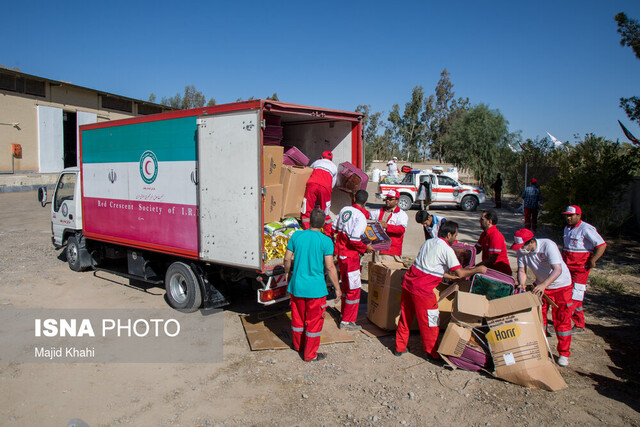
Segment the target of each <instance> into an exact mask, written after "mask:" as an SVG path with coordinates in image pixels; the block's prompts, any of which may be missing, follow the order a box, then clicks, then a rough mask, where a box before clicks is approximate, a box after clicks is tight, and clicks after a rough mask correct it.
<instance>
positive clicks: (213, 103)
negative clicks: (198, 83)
mask: <svg viewBox="0 0 640 427" xmlns="http://www.w3.org/2000/svg"><path fill="white" fill-rule="evenodd" d="M213 105H216V99H215V98H209V102H207V107H211V106H213Z"/></svg>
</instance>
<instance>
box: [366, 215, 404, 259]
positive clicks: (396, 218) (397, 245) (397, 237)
mask: <svg viewBox="0 0 640 427" xmlns="http://www.w3.org/2000/svg"><path fill="white" fill-rule="evenodd" d="M372 214H373V216H374V218H375V219H377V220H378V221H382V220H384V218H385V214H386V216H387V229H386V230H385V231H386V233H387V236H389V237H390V238H391V247H390V248H389V249H388V250H386V251H380V253H381V254H383V255H397V256H402V242H403V240H404V233H405V231H407V224H408V222H409V217H408V216H407V214H406V213H405V212H404V211H403V210H402V209H400V207H399V206H396V208H395V209H394V210H393V212H391V215H389V214H388V213H387V212H386V211H385V210H384V209H380V210H378V211H373V212H372Z"/></svg>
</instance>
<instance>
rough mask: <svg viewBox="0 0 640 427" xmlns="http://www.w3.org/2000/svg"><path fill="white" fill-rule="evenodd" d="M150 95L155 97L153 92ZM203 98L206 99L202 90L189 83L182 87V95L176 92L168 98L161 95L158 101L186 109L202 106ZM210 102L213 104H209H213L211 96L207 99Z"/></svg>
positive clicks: (172, 106)
mask: <svg viewBox="0 0 640 427" xmlns="http://www.w3.org/2000/svg"><path fill="white" fill-rule="evenodd" d="M152 95H153V96H154V97H155V95H154V94H152ZM149 98H151V97H149ZM154 99H155V98H154ZM205 100H206V99H205V97H204V94H203V93H202V92H200V91H199V90H197V89H196V87H195V86H194V85H189V86H185V87H184V96H181V95H180V94H179V93H176V94H175V96H172V97H170V98H166V97H163V98H162V100H161V101H160V103H161V104H162V105H167V106H169V107H171V108H176V109H180V110H186V109H188V108H198V107H204V103H205ZM211 102H213V104H210V105H215V99H213V98H211V99H210V100H209V103H211Z"/></svg>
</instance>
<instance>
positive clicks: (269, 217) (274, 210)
mask: <svg viewBox="0 0 640 427" xmlns="http://www.w3.org/2000/svg"><path fill="white" fill-rule="evenodd" d="M265 190H266V192H265V195H264V199H263V202H262V208H263V212H264V218H263V219H264V223H265V224H266V223H268V222H272V221H280V218H281V214H282V184H276V185H267V186H266V187H265Z"/></svg>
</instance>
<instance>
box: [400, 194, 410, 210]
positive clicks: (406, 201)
mask: <svg viewBox="0 0 640 427" xmlns="http://www.w3.org/2000/svg"><path fill="white" fill-rule="evenodd" d="M398 206H400V209H402V210H403V211H408V210H409V209H411V206H413V200H411V197H409V196H407V195H406V194H403V195H401V196H400V199H399V200H398Z"/></svg>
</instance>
